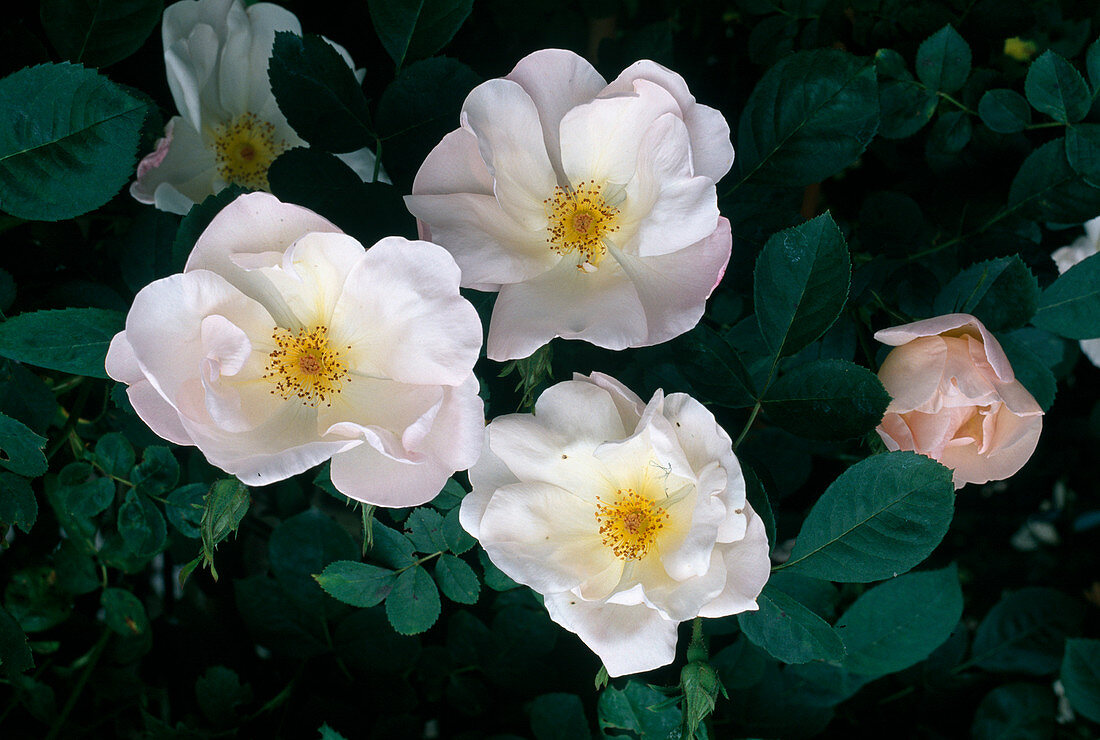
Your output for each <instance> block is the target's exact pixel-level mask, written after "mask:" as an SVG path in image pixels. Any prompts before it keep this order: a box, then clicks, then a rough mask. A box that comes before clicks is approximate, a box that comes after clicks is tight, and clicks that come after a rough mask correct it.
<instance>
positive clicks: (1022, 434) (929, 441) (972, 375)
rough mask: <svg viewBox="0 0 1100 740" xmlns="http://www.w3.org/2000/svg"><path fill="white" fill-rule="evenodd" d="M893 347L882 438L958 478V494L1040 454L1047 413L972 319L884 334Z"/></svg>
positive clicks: (952, 318) (886, 365)
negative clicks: (937, 465)
mask: <svg viewBox="0 0 1100 740" xmlns="http://www.w3.org/2000/svg"><path fill="white" fill-rule="evenodd" d="M875 339H877V340H878V341H880V342H882V343H883V344H888V345H891V346H893V347H894V348H895V349H893V350H891V351H890V354H889V355H887V357H886V359H885V360H884V361H883V363H882V367H881V368H879V373H878V376H879V379H880V380H881V381H882V384H883V385H884V386H885V387H886V390H887V392H888V393H889V394H890V395H891V396H892V400H891V401H890V406H889V408H887V410H886V416H885V417H884V418H883V420H882V424H881V425H880V426H879V427H878V429H877V431H878V434H879V436H880V437H881V438H882V441H883V442H885V443H886V446H887V447H889V448H890V449H891V450H914V451H916V452H919V453H921V454H924V455H928V456H929V457H931V458H933V459H935V460H938V461H940V462H941V463H943V464H944V465H946V466H947V467H949V468H951V469H952V471H954V476H953V478H954V482H955V487H956V488H962V487H963V486H964V485H965V484H967V483H986V482H987V481H991V480H1002V479H1004V478H1008V477H1009V476H1011V475H1013V474H1014V473H1016V471H1018V470H1019V469H1020V468H1022V467H1023V466H1024V463H1026V462H1027V461H1028V459H1029V458H1030V457H1031V453H1033V452H1034V451H1035V446H1036V445H1037V444H1038V442H1039V433H1040V432H1041V431H1042V429H1043V411H1042V409H1041V408H1040V407H1039V404H1038V403H1036V401H1035V399H1034V398H1033V397H1032V395H1031V394H1030V393H1029V392H1028V390H1027V389H1026V388H1024V386H1023V385H1022V384H1021V383H1020V381H1018V380H1016V378H1015V375H1014V373H1013V372H1012V366H1011V365H1010V364H1009V362H1008V357H1006V356H1005V353H1004V350H1003V349H1001V345H1000V343H999V342H998V341H997V339H996V338H995V337H994V336H993V335H992V334H991V333H990V332H989V331H988V330H987V329H986V328H985V326H983V325H982V322H980V321H979V320H978V319H976V318H975V317H973V316H971V315H969V314H947V315H945V316H937V317H936V318H932V319H925V320H923V321H916V322H913V323H911V324H905V325H903V326H895V327H893V328H890V329H883V330H881V331H879V332H876V333H875Z"/></svg>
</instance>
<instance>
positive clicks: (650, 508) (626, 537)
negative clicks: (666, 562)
mask: <svg viewBox="0 0 1100 740" xmlns="http://www.w3.org/2000/svg"><path fill="white" fill-rule="evenodd" d="M667 521H668V512H667V511H665V509H664V508H663V507H661V506H658V505H657V504H656V503H655V502H653V501H650V500H649V499H648V498H646V497H645V496H642V495H640V494H639V493H638V492H636V491H635V490H634V489H633V488H620V489H619V490H618V491H616V492H615V500H614V501H604V500H603V499H601V498H599V497H597V498H596V522H597V524H598V525H599V528H600V530H599V531H600V537H601V539H602V541H603V544H604V545H606V546H607V547H610V548H611V552H612V553H614V554H615V557H617V558H619V559H620V560H641V559H642V558H644V557H645V556H646V553H647V552H649V548H650V547H651V546H652V545H653V542H654V540H656V539H657V533H658V532H660V531H661V529H663V528H664V526H665V524H666V522H667Z"/></svg>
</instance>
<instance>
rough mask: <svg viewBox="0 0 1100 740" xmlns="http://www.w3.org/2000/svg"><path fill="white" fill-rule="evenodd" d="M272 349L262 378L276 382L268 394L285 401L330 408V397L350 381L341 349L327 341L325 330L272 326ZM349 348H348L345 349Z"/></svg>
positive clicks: (324, 327) (323, 327)
mask: <svg viewBox="0 0 1100 740" xmlns="http://www.w3.org/2000/svg"><path fill="white" fill-rule="evenodd" d="M271 338H272V339H274V340H275V349H274V350H272V352H271V354H270V355H268V358H267V372H266V373H264V376H263V377H265V378H270V379H271V380H274V381H275V387H274V388H272V389H271V393H272V394H273V395H276V396H282V397H283V398H284V399H286V400H290V399H291V398H298V399H300V400H301V401H302V403H304V404H305V405H307V406H312V407H314V408H316V407H317V406H320V405H321V404H324V405H326V406H332V397H333V396H334V395H336V394H337V393H339V392H340V391H341V390H342V389H343V385H344V383H346V382H348V380H350V375H349V374H348V368H347V365H346V364H345V363H344V360H343V358H344V353H345V350H344V348H335V347H333V346H332V345H331V344H329V341H328V327H326V326H315V327H313V328H312V329H299V330H298V331H297V332H296V333H295V332H292V331H290V330H289V329H283V328H281V327H275V330H274V331H273V332H272V334H271ZM347 349H349V350H350V349H351V347H350V346H349V347H347Z"/></svg>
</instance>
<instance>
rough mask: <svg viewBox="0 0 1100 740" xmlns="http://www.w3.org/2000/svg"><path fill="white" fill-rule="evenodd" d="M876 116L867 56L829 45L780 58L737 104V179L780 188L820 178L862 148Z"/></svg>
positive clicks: (875, 96) (875, 95) (872, 73)
mask: <svg viewBox="0 0 1100 740" xmlns="http://www.w3.org/2000/svg"><path fill="white" fill-rule="evenodd" d="M878 120H879V108H878V88H877V85H876V84H875V65H874V63H873V62H870V61H869V60H865V59H860V58H858V57H854V56H852V55H851V54H847V53H845V52H842V51H837V50H834V49H815V50H813V51H800V52H796V53H795V54H792V55H791V56H788V57H784V58H783V59H781V60H780V61H779V62H778V63H777V64H776V65H775V66H774V67H772V68H771V69H769V70H768V71H767V72H766V73H765V74H764V76H763V78H761V80H760V82H759V83H757V85H756V88H755V89H754V90H753V91H752V94H751V95H750V96H749V99H748V102H746V103H745V108H744V110H743V111H742V114H741V122H740V126H739V140H738V145H739V146H738V152H737V159H738V161H739V162H740V163H741V172H742V173H744V174H743V179H744V180H748V179H755V180H757V181H759V182H763V183H767V184H772V185H783V186H787V187H797V186H801V185H809V184H810V183H814V182H819V181H821V180H824V179H825V178H827V177H829V176H831V175H835V174H836V173H837V172H840V171H841V170H842V169H844V168H845V167H847V166H848V165H849V164H851V163H852V162H853V161H854V160H855V159H856V158H857V157H858V156H859V155H860V154H862V153H863V150H864V149H866V148H867V144H868V143H870V141H871V138H872V137H873V136H874V134H875V131H876V129H877V128H878Z"/></svg>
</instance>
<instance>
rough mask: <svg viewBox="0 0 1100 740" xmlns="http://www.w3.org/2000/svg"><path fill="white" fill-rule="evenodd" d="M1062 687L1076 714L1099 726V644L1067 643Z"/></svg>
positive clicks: (1098, 641)
mask: <svg viewBox="0 0 1100 740" xmlns="http://www.w3.org/2000/svg"><path fill="white" fill-rule="evenodd" d="M1062 685H1063V686H1064V687H1065V689H1066V698H1067V699H1069V703H1070V705H1071V706H1072V707H1073V708H1074V710H1076V711H1078V712H1080V713H1081V714H1083V715H1085V716H1086V717H1088V718H1089V719H1091V720H1092V721H1093V722H1100V640H1081V639H1071V640H1066V654H1065V656H1064V657H1063V658H1062Z"/></svg>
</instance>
